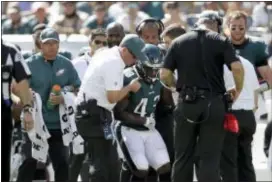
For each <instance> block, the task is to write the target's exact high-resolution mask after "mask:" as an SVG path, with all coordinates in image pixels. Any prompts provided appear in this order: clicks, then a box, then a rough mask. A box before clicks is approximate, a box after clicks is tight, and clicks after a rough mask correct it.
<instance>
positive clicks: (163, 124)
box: [156, 113, 175, 182]
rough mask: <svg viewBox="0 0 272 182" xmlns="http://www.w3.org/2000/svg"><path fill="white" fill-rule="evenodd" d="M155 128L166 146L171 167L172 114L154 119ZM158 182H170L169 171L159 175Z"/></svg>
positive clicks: (172, 141) (172, 160)
mask: <svg viewBox="0 0 272 182" xmlns="http://www.w3.org/2000/svg"><path fill="white" fill-rule="evenodd" d="M156 128H157V130H158V131H159V133H160V134H161V136H162V139H163V141H164V143H165V145H166V148H167V151H168V154H169V157H170V163H171V166H172V165H173V163H174V157H175V151H174V116H173V114H172V113H168V114H166V115H164V116H161V117H159V118H157V117H156ZM160 181H163V182H168V181H169V182H170V181H171V171H170V172H168V173H166V174H162V175H160Z"/></svg>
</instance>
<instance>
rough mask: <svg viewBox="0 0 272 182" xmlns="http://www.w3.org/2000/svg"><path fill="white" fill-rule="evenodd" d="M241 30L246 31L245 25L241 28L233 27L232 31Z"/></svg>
mask: <svg viewBox="0 0 272 182" xmlns="http://www.w3.org/2000/svg"><path fill="white" fill-rule="evenodd" d="M236 29H237V30H240V31H244V30H245V28H244V27H240V28H236V27H231V31H235V30H236Z"/></svg>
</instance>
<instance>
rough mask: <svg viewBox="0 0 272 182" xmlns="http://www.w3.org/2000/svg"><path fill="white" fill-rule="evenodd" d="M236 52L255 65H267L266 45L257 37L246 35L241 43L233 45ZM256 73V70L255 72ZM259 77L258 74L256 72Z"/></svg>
mask: <svg viewBox="0 0 272 182" xmlns="http://www.w3.org/2000/svg"><path fill="white" fill-rule="evenodd" d="M233 46H234V47H235V50H236V53H237V54H238V55H240V56H242V57H244V58H245V59H247V60H249V61H250V62H251V63H252V64H253V65H254V67H255V69H256V68H257V67H260V66H265V65H268V62H267V61H268V58H269V55H268V47H267V45H266V44H265V43H264V42H263V41H261V40H260V39H259V38H258V37H248V39H247V40H246V41H245V42H244V43H243V44H242V45H233ZM257 74H258V72H257ZM258 76H259V78H260V75H259V74H258Z"/></svg>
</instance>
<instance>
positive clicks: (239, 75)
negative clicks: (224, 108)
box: [230, 61, 244, 93]
mask: <svg viewBox="0 0 272 182" xmlns="http://www.w3.org/2000/svg"><path fill="white" fill-rule="evenodd" d="M230 67H231V71H232V74H233V78H234V82H235V86H236V90H237V92H238V93H240V92H241V91H242V88H243V85H244V68H243V66H242V64H241V63H240V62H238V61H235V62H233V63H231V65H230Z"/></svg>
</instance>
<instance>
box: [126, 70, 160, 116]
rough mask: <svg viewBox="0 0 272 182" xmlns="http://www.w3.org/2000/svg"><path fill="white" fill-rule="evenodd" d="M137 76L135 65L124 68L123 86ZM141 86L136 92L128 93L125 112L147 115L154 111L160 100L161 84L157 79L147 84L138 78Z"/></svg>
mask: <svg viewBox="0 0 272 182" xmlns="http://www.w3.org/2000/svg"><path fill="white" fill-rule="evenodd" d="M137 77H139V76H138V73H137V71H136V68H135V66H133V67H130V68H127V69H125V70H124V86H126V85H128V84H129V83H130V82H131V81H132V80H133V79H135V78H137ZM139 82H140V84H141V88H140V89H139V91H138V92H136V93H133V92H130V93H129V105H128V107H127V110H126V111H127V112H130V113H136V114H139V115H140V116H142V117H148V116H150V115H151V114H152V113H154V111H155V109H156V105H157V103H158V102H159V100H160V92H161V88H162V84H161V82H160V81H159V80H157V81H155V82H154V83H153V84H148V83H146V82H145V81H144V80H139Z"/></svg>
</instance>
